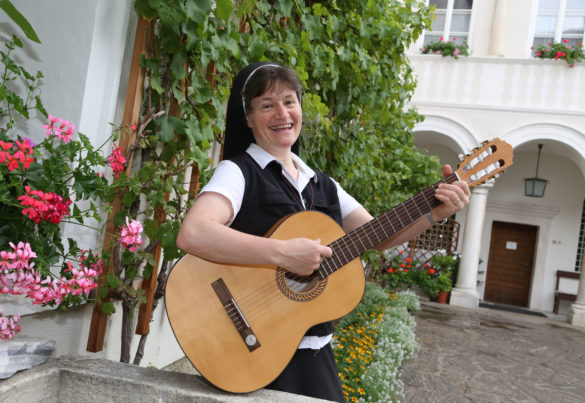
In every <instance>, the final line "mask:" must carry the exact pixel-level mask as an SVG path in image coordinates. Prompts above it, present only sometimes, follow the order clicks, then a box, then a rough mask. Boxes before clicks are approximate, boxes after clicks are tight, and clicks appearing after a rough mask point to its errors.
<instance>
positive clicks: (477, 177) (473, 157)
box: [456, 137, 514, 186]
mask: <svg viewBox="0 0 585 403" xmlns="http://www.w3.org/2000/svg"><path fill="white" fill-rule="evenodd" d="M513 155H514V152H513V149H512V146H511V145H510V144H508V143H506V142H505V141H503V140H500V139H499V138H497V137H496V138H494V139H492V140H490V141H484V142H483V143H481V146H479V147H477V148H474V149H473V152H472V153H471V154H469V155H466V156H465V158H464V159H463V160H462V161H461V163H460V164H459V166H458V167H457V171H456V173H457V176H459V180H462V181H464V182H467V184H468V185H469V186H476V185H479V184H481V183H483V182H485V181H486V180H488V179H491V178H492V177H494V176H495V175H496V174H498V173H500V172H502V171H503V170H504V169H507V168H508V167H510V166H512V164H513V163H514V162H513V160H512V157H513Z"/></svg>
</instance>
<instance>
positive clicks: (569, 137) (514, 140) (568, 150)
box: [502, 123, 585, 177]
mask: <svg viewBox="0 0 585 403" xmlns="http://www.w3.org/2000/svg"><path fill="white" fill-rule="evenodd" d="M502 139H503V140H506V141H507V142H508V143H510V145H511V146H512V147H513V148H514V149H516V148H517V147H519V146H521V145H522V144H525V143H528V142H534V141H535V140H539V141H540V140H542V141H544V140H550V141H551V142H555V143H559V144H560V146H561V148H562V151H563V154H564V155H565V156H566V158H568V159H570V160H572V161H573V162H574V163H575V164H576V165H577V166H578V167H579V169H580V170H581V174H582V175H583V176H584V177H585V133H581V132H579V131H578V130H576V129H573V128H571V127H569V126H565V125H560V124H550V123H546V124H531V125H526V126H522V127H518V128H516V129H514V130H511V131H510V132H508V133H506V134H505V135H504V136H503V137H502Z"/></svg>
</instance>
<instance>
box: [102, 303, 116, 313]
mask: <svg viewBox="0 0 585 403" xmlns="http://www.w3.org/2000/svg"><path fill="white" fill-rule="evenodd" d="M101 309H102V312H103V313H105V314H106V315H111V314H113V313H116V307H115V306H114V303H113V302H110V301H108V302H104V303H103V304H102V306H101Z"/></svg>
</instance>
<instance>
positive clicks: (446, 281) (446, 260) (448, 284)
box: [430, 255, 459, 304]
mask: <svg viewBox="0 0 585 403" xmlns="http://www.w3.org/2000/svg"><path fill="white" fill-rule="evenodd" d="M430 262H431V264H432V265H433V267H435V269H436V271H437V273H438V275H437V277H436V282H437V288H438V293H437V302H439V303H443V304H446V303H447V300H448V298H449V293H450V292H451V289H452V288H453V277H454V276H453V272H454V270H456V269H457V266H458V263H459V259H458V257H456V256H453V255H436V256H434V257H433V258H431V260H430Z"/></svg>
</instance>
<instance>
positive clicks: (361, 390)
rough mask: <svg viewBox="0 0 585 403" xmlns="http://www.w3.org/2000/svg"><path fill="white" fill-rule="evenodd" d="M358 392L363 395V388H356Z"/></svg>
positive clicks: (364, 392)
mask: <svg viewBox="0 0 585 403" xmlns="http://www.w3.org/2000/svg"><path fill="white" fill-rule="evenodd" d="M358 392H359V394H360V395H365V394H366V391H365V390H364V389H363V388H358Z"/></svg>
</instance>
